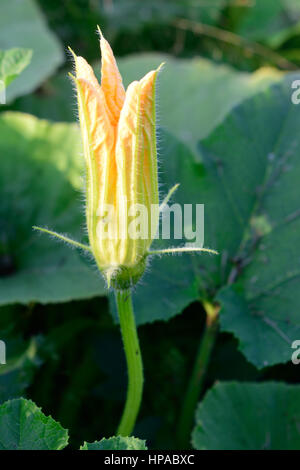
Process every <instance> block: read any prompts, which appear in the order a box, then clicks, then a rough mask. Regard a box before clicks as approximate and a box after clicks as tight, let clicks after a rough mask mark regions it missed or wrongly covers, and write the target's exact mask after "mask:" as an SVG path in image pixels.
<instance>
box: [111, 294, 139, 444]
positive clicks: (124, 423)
mask: <svg viewBox="0 0 300 470" xmlns="http://www.w3.org/2000/svg"><path fill="white" fill-rule="evenodd" d="M116 303H117V309H118V313H119V319H120V327H121V333H122V339H123V344H124V349H125V356H126V361H127V368H128V389H127V397H126V403H125V408H124V411H123V415H122V418H121V422H120V424H119V427H118V432H117V434H118V435H121V436H130V434H131V433H132V431H133V428H134V425H135V421H136V418H137V415H138V412H139V408H140V404H141V401H142V394H143V382H144V376H143V363H142V356H141V351H140V346H139V340H138V335H137V330H136V325H135V319H134V313H133V307H132V299H131V292H130V290H125V291H116Z"/></svg>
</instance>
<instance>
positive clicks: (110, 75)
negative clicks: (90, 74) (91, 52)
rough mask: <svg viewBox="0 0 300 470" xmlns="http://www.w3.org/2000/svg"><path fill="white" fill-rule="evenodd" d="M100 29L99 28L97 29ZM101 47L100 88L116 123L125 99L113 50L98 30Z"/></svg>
mask: <svg viewBox="0 0 300 470" xmlns="http://www.w3.org/2000/svg"><path fill="white" fill-rule="evenodd" d="M99 31H100V30H99ZM100 49H101V88H102V90H103V93H104V95H105V99H106V103H107V106H108V108H109V109H110V111H111V114H112V116H113V121H112V123H113V124H114V125H116V124H117V122H118V120H119V117H120V112H121V109H122V107H123V104H124V100H125V90H124V87H123V83H122V77H121V75H120V72H119V69H118V66H117V63H116V60H115V57H114V54H113V51H112V50H111V47H110V45H109V43H108V42H107V41H106V39H105V38H104V37H103V35H102V33H101V31H100Z"/></svg>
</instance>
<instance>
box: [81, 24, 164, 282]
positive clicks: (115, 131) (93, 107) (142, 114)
mask: <svg viewBox="0 0 300 470" xmlns="http://www.w3.org/2000/svg"><path fill="white" fill-rule="evenodd" d="M99 32H100V31H99ZM100 49H101V56H102V65H101V84H99V83H98V80H97V78H96V77H95V75H94V72H93V70H92V68H91V67H90V65H89V64H88V63H87V62H86V60H85V59H84V58H82V57H77V56H76V55H75V54H74V53H73V56H74V59H75V71H76V74H75V77H73V79H74V81H75V83H76V87H77V97H78V110H79V120H80V128H81V134H82V141H83V149H84V157H85V165H86V219H87V228H88V235H89V240H90V247H91V251H92V253H93V255H94V257H95V260H96V262H97V265H98V267H99V269H100V270H101V272H102V273H103V274H104V275H105V277H106V279H107V281H108V284H110V282H111V283H112V285H113V286H114V287H116V288H120V289H126V288H128V287H129V286H131V285H132V284H134V283H135V282H137V280H138V279H139V278H140V276H141V275H142V274H143V272H144V269H145V262H146V257H147V254H148V250H149V247H150V245H151V243H152V239H153V237H154V236H155V233H156V229H157V226H158V221H159V196H158V175H157V154H156V128H155V81H156V77H157V73H158V70H159V69H157V70H155V71H151V72H149V73H148V74H147V75H145V77H144V78H142V79H141V80H139V81H134V82H133V83H131V84H130V85H129V86H128V88H127V90H126V92H125V90H124V87H123V84H122V78H121V75H120V73H119V70H118V67H117V64H116V61H115V58H114V55H113V52H112V50H111V48H110V45H109V43H108V42H107V41H106V40H105V39H104V37H103V35H102V34H101V32H100ZM137 215H139V217H137Z"/></svg>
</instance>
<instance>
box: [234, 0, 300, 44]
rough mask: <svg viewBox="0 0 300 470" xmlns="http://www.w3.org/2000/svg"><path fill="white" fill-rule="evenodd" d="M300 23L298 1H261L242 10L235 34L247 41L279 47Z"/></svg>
mask: <svg viewBox="0 0 300 470" xmlns="http://www.w3.org/2000/svg"><path fill="white" fill-rule="evenodd" d="M299 21H300V5H299V1H298V0H276V1H274V0H263V1H257V2H253V4H249V6H248V7H246V8H244V14H243V15H242V20H241V21H240V23H239V26H238V28H237V32H238V33H239V34H241V35H242V36H244V37H247V38H249V39H253V40H258V41H264V42H267V43H268V44H270V45H271V46H273V47H278V46H280V44H281V43H283V42H284V41H285V40H286V39H287V38H288V37H289V36H290V33H291V31H293V30H294V27H295V25H297V24H298V23H299Z"/></svg>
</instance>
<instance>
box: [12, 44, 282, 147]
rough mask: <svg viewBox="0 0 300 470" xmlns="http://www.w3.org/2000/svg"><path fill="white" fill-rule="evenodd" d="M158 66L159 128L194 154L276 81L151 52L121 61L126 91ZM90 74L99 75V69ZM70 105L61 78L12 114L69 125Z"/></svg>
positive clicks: (262, 73) (272, 75) (270, 75)
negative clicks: (236, 110)
mask: <svg viewBox="0 0 300 470" xmlns="http://www.w3.org/2000/svg"><path fill="white" fill-rule="evenodd" d="M95 41H97V38H95ZM76 52H78V53H79V52H80V51H76ZM162 62H165V63H166V64H165V66H164V68H163V70H162V72H161V73H160V75H159V79H158V87H157V103H158V106H157V108H158V123H159V124H160V125H161V126H163V127H164V128H166V129H168V130H169V131H171V132H172V133H173V134H175V135H176V136H177V137H179V138H180V139H182V140H184V141H185V142H186V143H187V144H188V145H189V146H190V147H191V148H193V149H194V150H195V149H196V143H197V141H198V140H199V139H200V138H203V137H205V136H207V135H208V134H209V133H210V132H211V131H212V129H214V128H215V127H216V125H218V124H219V123H220V122H221V121H222V120H223V119H224V117H225V116H226V115H227V114H228V112H229V111H230V110H231V109H232V107H233V106H235V105H236V104H237V103H239V102H240V101H242V100H243V99H244V98H246V97H248V96H252V95H253V94H254V93H256V92H257V91H259V90H263V89H264V88H266V87H267V86H268V84H270V83H272V82H274V81H276V80H278V79H279V77H280V74H279V73H278V72H276V71H275V70H272V69H261V70H259V71H258V72H256V73H254V74H249V73H241V72H237V71H235V70H234V69H232V68H231V67H228V66H225V65H215V64H214V63H213V62H210V61H209V60H206V59H202V58H197V59H193V60H190V59H188V60H180V59H174V58H171V57H170V56H167V55H162V54H155V53H153V54H143V55H135V56H129V57H126V58H121V59H119V60H118V65H119V67H120V71H121V73H122V76H123V78H124V83H125V85H126V86H127V85H128V84H129V83H130V82H132V81H133V80H137V79H140V78H141V77H142V76H143V75H144V74H146V73H147V72H149V70H151V69H154V68H156V67H158V66H159V65H160V64H161V63H162ZM94 69H95V72H96V73H97V72H99V71H100V66H99V64H97V65H95V67H94ZM98 76H99V75H98ZM72 103H75V97H74V93H73V90H72V85H71V83H70V80H69V79H68V77H67V73H64V75H59V76H57V77H54V79H53V80H51V81H50V82H49V83H47V84H46V85H45V86H44V88H43V93H40V94H39V96H35V95H30V96H26V97H23V98H21V99H20V100H18V102H17V103H16V104H15V108H14V109H19V110H21V111H26V112H29V113H32V114H36V115H37V116H39V117H43V118H47V119H54V120H58V121H61V120H69V121H73V120H74V119H75V116H76V113H74V106H72ZM187 115H188V116H189V119H188V120H187V119H186V116H187Z"/></svg>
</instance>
